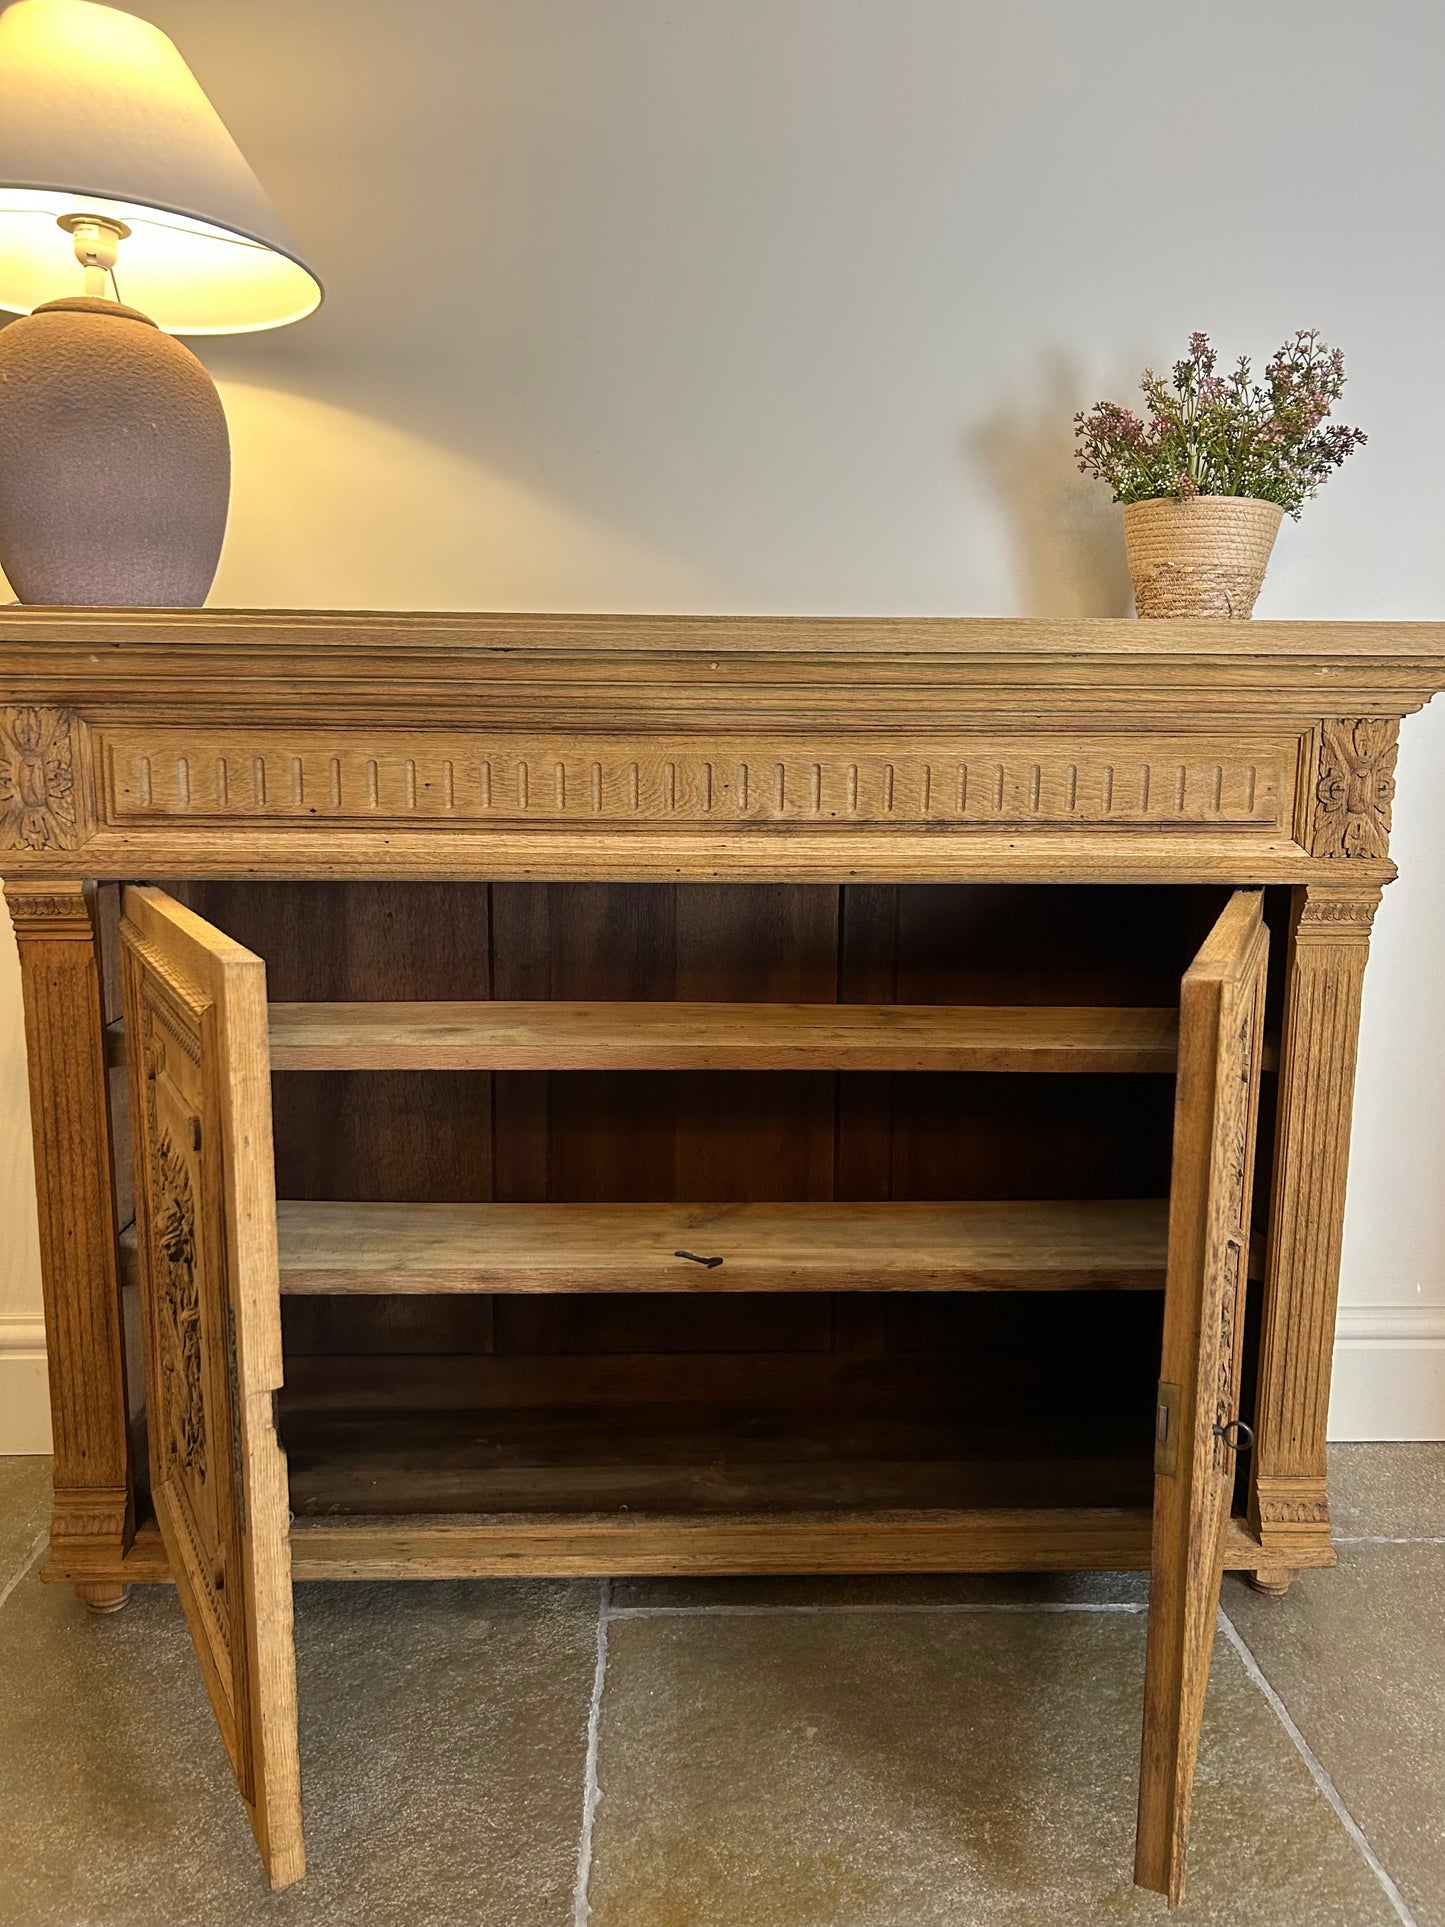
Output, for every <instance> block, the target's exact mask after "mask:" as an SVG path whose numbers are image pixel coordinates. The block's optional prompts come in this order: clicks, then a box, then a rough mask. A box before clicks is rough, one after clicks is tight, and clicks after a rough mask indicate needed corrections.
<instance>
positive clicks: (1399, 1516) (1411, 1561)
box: [0, 1446, 1445, 1927]
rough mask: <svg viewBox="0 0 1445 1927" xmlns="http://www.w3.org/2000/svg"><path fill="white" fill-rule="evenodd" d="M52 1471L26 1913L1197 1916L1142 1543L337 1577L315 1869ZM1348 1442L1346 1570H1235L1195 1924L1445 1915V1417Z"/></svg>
mask: <svg viewBox="0 0 1445 1927" xmlns="http://www.w3.org/2000/svg"><path fill="white" fill-rule="evenodd" d="M46 1475H47V1467H46V1465H45V1463H44V1462H43V1461H40V1460H33V1459H31V1460H20V1459H11V1460H0V1923H3V1927H42V1924H43V1927H202V1924H204V1927H233V1924H234V1923H252V1922H260V1923H269V1922H276V1923H285V1924H286V1927H292V1924H293V1923H294V1927H323V1924H324V1927H343V1923H344V1924H345V1927H353V1923H354V1927H362V1923H365V1927H389V1923H393V1922H396V1923H405V1924H406V1927H461V1924H462V1923H469V1924H471V1927H582V1924H583V1923H585V1922H587V1921H588V1920H590V1922H591V1927H1095V1924H1096V1923H1125V1924H1127V1923H1129V1922H1147V1921H1160V1922H1162V1921H1163V1919H1164V1918H1166V1915H1165V1909H1164V1905H1163V1902H1162V1901H1160V1900H1157V1899H1156V1898H1155V1897H1153V1896H1151V1895H1146V1894H1142V1893H1140V1892H1138V1891H1137V1890H1136V1889H1134V1888H1133V1887H1131V1885H1130V1884H1129V1865H1130V1849H1131V1833H1132V1827H1133V1807H1134V1794H1135V1772H1136V1757H1137V1745H1138V1724H1139V1697H1140V1683H1141V1677H1142V1669H1143V1642H1144V1618H1143V1611H1142V1607H1143V1591H1142V1586H1141V1583H1140V1581H1139V1580H1138V1579H1137V1578H1134V1577H1130V1576H1118V1577H1116V1576H1112V1575H1107V1574H1104V1575H1094V1576H1092V1577H1090V1578H1083V1579H1056V1580H1049V1579H1001V1580H982V1579H975V1580H941V1579H940V1580H916V1581H893V1582H884V1581H876V1580H837V1581H831V1582H823V1583H810V1584H800V1583H767V1582H761V1581H758V1582H754V1581H728V1582H720V1583H716V1584H700V1583H689V1584H682V1583H671V1584H669V1583H663V1582H651V1583H643V1582H627V1583H622V1582H619V1583H616V1584H613V1585H610V1586H603V1587H599V1586H598V1585H595V1584H581V1583H578V1584H520V1583H519V1584H509V1585H503V1584H474V1585H459V1584H458V1585H453V1584H433V1585H413V1586H410V1587H407V1586H400V1585H395V1586H388V1585H365V1586H363V1585H356V1586H343V1585H337V1586H317V1585H303V1586H300V1587H298V1589H297V1612H296V1631H297V1652H298V1667H299V1674H300V1696H301V1753H302V1769H303V1773H304V1777H305V1795H306V1806H307V1840H308V1848H309V1855H310V1872H309V1874H308V1876H307V1879H306V1881H305V1883H304V1884H303V1885H302V1886H300V1887H297V1888H293V1889H291V1890H290V1891H289V1892H286V1893H283V1894H278V1895H274V1896H273V1895H271V1894H269V1893H268V1892H267V1891H266V1889H265V1887H264V1884H263V1881H262V1878H261V1874H260V1870H259V1865H258V1863H257V1861H256V1858H255V1855H254V1851H253V1848H252V1845H251V1839H250V1834H249V1831H248V1829H247V1826H246V1822H245V1819H244V1817H243V1814H242V1810H241V1806H240V1802H239V1801H238V1799H237V1798H236V1796H235V1794H234V1792H233V1790H232V1787H231V1784H230V1779H229V1773H228V1769H227V1766H226V1763H225V1760H224V1757H223V1755H222V1751H221V1745H220V1741H219V1739H218V1737H217V1735H216V1733H215V1731H214V1729H213V1727H212V1723H211V1719H210V1714H209V1712H208V1710H207V1707H206V1703H205V1697H204V1694H203V1692H202V1689H201V1684H200V1679H199V1675H198V1673H197V1670H196V1666H195V1662H194V1660H193V1659H192V1657H191V1655H190V1652H189V1650H188V1647H187V1640H186V1635H185V1630H184V1627H183V1626H182V1623H181V1620H180V1615H179V1612H178V1610H177V1607H176V1603H175V1600H174V1597H173V1596H172V1595H171V1594H169V1592H167V1591H165V1590H163V1589H139V1590H138V1591H137V1592H136V1594H135V1595H134V1596H133V1599H132V1602H131V1604H130V1606H129V1607H128V1608H127V1609H126V1611H125V1612H123V1613H121V1614H119V1615H117V1616H115V1617H113V1618H108V1619H101V1618H96V1617H93V1616H91V1615H89V1614H87V1613H86V1612H85V1611H84V1610H83V1609H82V1608H81V1607H80V1606H79V1605H78V1603H77V1602H76V1600H75V1598H74V1596H73V1595H72V1594H71V1593H70V1592H69V1591H68V1590H64V1589H61V1588H55V1587H43V1586H41V1585H40V1583H39V1581H38V1579H37V1577H36V1573H35V1566H36V1560H37V1555H38V1552H39V1546H40V1537H41V1533H42V1529H43V1524H44V1516H45V1507H44V1496H45V1480H46ZM1334 1476H1335V1493H1336V1519H1337V1530H1338V1532H1339V1535H1340V1566H1339V1569H1338V1570H1337V1571H1336V1572H1333V1573H1307V1574H1306V1575H1305V1576H1304V1577H1303V1578H1302V1579H1300V1580H1299V1582H1298V1583H1297V1584H1296V1586H1295V1587H1294V1589H1293V1591H1292V1592H1291V1593H1290V1595H1289V1597H1288V1598H1287V1599H1285V1600H1283V1601H1279V1600H1270V1599H1266V1598H1263V1597H1261V1596H1259V1595H1258V1594H1255V1593H1252V1592H1249V1591H1247V1590H1246V1588H1245V1587H1244V1586H1243V1585H1242V1584H1241V1583H1239V1582H1237V1581H1233V1580H1231V1581H1230V1582H1229V1583H1228V1585H1227V1587H1226V1594H1225V1620H1224V1623H1223V1627H1222V1632H1223V1637H1221V1639H1220V1640H1219V1642H1218V1646H1217V1651H1216V1658H1215V1666H1214V1677H1213V1681H1212V1687H1211V1693H1210V1699H1209V1710H1208V1717H1207V1720H1206V1725H1205V1735H1204V1744H1203V1749H1202V1755H1201V1760H1200V1772H1199V1787H1198V1794H1197V1798H1196V1803H1195V1824H1194V1837H1193V1851H1192V1854H1191V1863H1190V1882H1189V1892H1188V1896H1187V1898H1186V1900H1185V1903H1184V1906H1183V1908H1182V1909H1181V1910H1180V1911H1179V1913H1178V1914H1177V1915H1176V1916H1174V1918H1175V1919H1177V1920H1178V1921H1179V1922H1180V1923H1181V1927H1185V1923H1196V1922H1197V1923H1204V1922H1212V1923H1221V1924H1223V1923H1228V1927H1239V1924H1240V1923H1251V1924H1252V1923H1256V1922H1258V1923H1265V1922H1268V1923H1269V1927H1374V1924H1375V1923H1377V1922H1378V1923H1384V1924H1386V1927H1388V1924H1389V1923H1401V1922H1403V1923H1407V1924H1408V1923H1411V1922H1414V1923H1416V1924H1417V1927H1445V1446H1345V1447H1339V1448H1337V1450H1336V1454H1335V1463H1334ZM599 1607H600V1611H599Z"/></svg>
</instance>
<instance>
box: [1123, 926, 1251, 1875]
mask: <svg viewBox="0 0 1445 1927" xmlns="http://www.w3.org/2000/svg"><path fill="white" fill-rule="evenodd" d="M1268 952H1269V933H1268V931H1267V930H1266V928H1265V926H1264V922H1263V916H1262V899H1261V896H1260V893H1259V892H1258V891H1248V890H1241V891H1237V892H1236V893H1235V895H1234V896H1233V897H1232V898H1231V899H1230V901H1229V904H1228V906H1227V907H1226V909H1225V911H1224V913H1223V915H1222V916H1221V917H1220V919H1219V921H1218V923H1216V924H1215V926H1214V929H1213V930H1212V931H1211V933H1210V935H1209V938H1208V940H1207V941H1206V943H1205V945H1204V947H1203V949H1202V950H1201V951H1200V952H1199V955H1198V956H1197V957H1196V958H1195V960H1194V963H1193V964H1192V965H1191V966H1190V969H1189V971H1188V973H1187V975H1186V976H1185V978H1184V983H1183V988H1182V992H1181V996H1180V1011H1179V1072H1178V1083H1177V1087H1176V1095H1175V1107H1174V1167H1173V1175H1172V1178H1171V1183H1170V1198H1169V1259H1168V1270H1167V1277H1166V1284H1165V1297H1164V1344H1163V1357H1162V1362H1161V1367H1160V1386H1159V1404H1158V1418H1157V1423H1156V1427H1155V1464H1154V1470H1155V1478H1154V1533H1153V1571H1152V1574H1151V1578H1150V1586H1149V1646H1148V1661H1147V1670H1146V1677H1145V1686H1144V1744H1143V1755H1142V1760H1141V1764H1140V1774H1139V1830H1138V1836H1137V1841H1136V1848H1135V1863H1134V1878H1135V1879H1136V1880H1137V1881H1138V1883H1139V1885H1140V1886H1142V1887H1151V1888H1153V1889H1155V1891H1157V1892H1159V1893H1163V1894H1167V1895H1168V1896H1169V1901H1170V1905H1171V1906H1173V1905H1177V1904H1178V1901H1179V1899H1180V1897H1181V1894H1182V1892H1183V1886H1184V1858H1185V1847H1186V1843H1187V1840H1188V1833H1189V1806H1190V1798H1191V1794H1192V1792H1193V1785H1194V1766H1195V1759H1196V1756H1197V1754H1198V1751H1199V1730H1200V1722H1201V1719H1202V1716H1203V1711H1204V1692H1205V1687H1206V1685H1207V1682H1208V1678H1209V1660H1210V1655H1211V1653H1212V1651H1213V1648H1214V1625H1215V1619H1216V1617H1217V1614H1218V1609H1219V1584H1220V1577H1221V1573H1222V1568H1223V1552H1224V1534H1225V1531H1226V1528H1227V1526H1228V1523H1229V1513H1230V1505H1231V1498H1232V1494H1233V1489H1234V1471H1235V1449H1236V1446H1237V1444H1238V1443H1239V1440H1240V1434H1239V1433H1238V1431H1237V1430H1235V1429H1234V1424H1233V1422H1234V1420H1235V1419H1236V1417H1237V1414H1238V1409H1239V1407H1238V1400H1239V1371H1240V1352H1241V1345H1240V1339H1241V1335H1242V1330H1243V1324H1244V1294H1245V1285H1246V1279H1247V1276H1248V1270H1249V1266H1248V1254H1249V1231H1250V1191H1251V1180H1252V1172H1253V1162H1254V1140H1255V1125H1256V1120H1257V1116H1258V1109H1259V1071H1260V1053H1261V1042H1262V1037H1263V1028H1264V991H1265V966H1266V962H1267V959H1268Z"/></svg>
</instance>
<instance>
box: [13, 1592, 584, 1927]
mask: <svg viewBox="0 0 1445 1927" xmlns="http://www.w3.org/2000/svg"><path fill="white" fill-rule="evenodd" d="M597 1599H598V1592H597V1588H596V1587H595V1586H593V1585H586V1584H578V1585H569V1584H530V1585H523V1584H518V1585H492V1584H472V1585H467V1584H460V1583H457V1584H450V1583H434V1584H430V1585H390V1586H385V1585H339V1584H333V1585H327V1586H322V1585H303V1586H299V1587H298V1588H297V1601H296V1630H297V1649H298V1650H297V1664H298V1673H299V1689H300V1704H301V1766H302V1781H303V1796H304V1799H305V1804H306V1833H307V1846H308V1855H309V1864H310V1871H309V1873H308V1875H307V1878H306V1880H305V1883H304V1884H303V1885H302V1886H300V1887H298V1888H293V1889H291V1890H288V1891H287V1892H285V1893H282V1894H279V1895H275V1896H272V1895H271V1894H270V1893H269V1892H268V1890H267V1888H266V1885H265V1879H264V1875H263V1873H262V1870H261V1866H260V1862H259V1859H258V1858H257V1856H256V1852H255V1848H254V1845H253V1843H252V1840H251V1835H250V1829H249V1827H248V1825H247V1822H246V1818H245V1814H244V1811H243V1809H242V1806H241V1802H240V1800H239V1798H238V1796H237V1795H236V1793H235V1791H234V1788H233V1785H232V1782H231V1777H230V1770H229V1767H228V1765H227V1763H226V1760H225V1757H224V1754H223V1752H222V1748H221V1742H220V1739H219V1736H218V1735H217V1732H216V1730H215V1727H214V1724H213V1722H212V1720H211V1715H210V1710H209V1707H208V1706H207V1703H206V1699H205V1694H204V1691H203V1688H202V1685H201V1680H200V1674H199V1671H198V1669H197V1665H196V1661H195V1659H194V1657H193V1656H192V1654H191V1652H190V1650H189V1642H188V1639H187V1636H186V1632H185V1628H184V1625H183V1623H182V1620H181V1616H180V1612H179V1608H178V1606H177V1603H176V1600H175V1597H174V1595H173V1594H172V1593H171V1592H169V1590H168V1589H162V1588H159V1587H156V1588H149V1587H146V1588H138V1589H137V1590H136V1592H135V1594H134V1595H133V1596H132V1600H131V1603H130V1605H129V1606H128V1607H127V1609H126V1610H125V1611H124V1612H123V1613H120V1614H117V1615H115V1616H114V1617H112V1618H108V1619H97V1618H94V1617H92V1616H91V1615H89V1614H87V1613H86V1612H85V1611H84V1609H83V1608H82V1607H81V1606H80V1605H79V1604H78V1602H77V1601H76V1600H75V1598H74V1596H73V1595H72V1594H71V1593H70V1592H69V1591H68V1590H66V1589H61V1588H57V1587H42V1586H41V1585H40V1584H39V1582H38V1580H37V1579H35V1578H34V1576H33V1575H32V1576H30V1577H28V1578H26V1579H25V1580H23V1581H22V1582H21V1584H20V1586H19V1587H18V1588H17V1589H16V1591H15V1593H14V1594H13V1595H12V1596H11V1598H10V1600H9V1602H8V1603H7V1605H6V1606H5V1608H4V1610H3V1611H0V1920H3V1921H4V1923H5V1927H199V1923H205V1927H241V1924H242V1923H246V1924H247V1927H249V1923H253V1922H254V1923H262V1922H270V1921H273V1920H276V1921H284V1922H285V1923H286V1927H363V1923H364V1927H391V1924H392V1923H404V1924H405V1927H463V1923H465V1924H466V1927H563V1923H570V1922H571V1919H572V1889H573V1885H574V1882H575V1879H576V1855H577V1837H578V1830H579V1825H580V1820H581V1811H582V1790H583V1765H584V1758H585V1749H586V1730H587V1718H588V1710H589V1704H590V1699H591V1691H592V1684H593V1675H594V1669H595V1657H596V1615H597Z"/></svg>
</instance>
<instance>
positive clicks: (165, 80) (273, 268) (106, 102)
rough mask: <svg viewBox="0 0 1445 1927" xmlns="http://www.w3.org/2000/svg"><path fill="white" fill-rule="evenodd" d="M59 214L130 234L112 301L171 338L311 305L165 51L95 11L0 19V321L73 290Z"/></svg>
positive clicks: (266, 208)
mask: <svg viewBox="0 0 1445 1927" xmlns="http://www.w3.org/2000/svg"><path fill="white" fill-rule="evenodd" d="M67 214H99V215H102V216H107V217H109V218H110V219H112V220H118V221H122V222H124V223H125V225H126V226H127V227H129V228H130V230H131V233H130V236H129V238H128V239H126V240H125V241H124V242H123V244H122V248H121V253H120V258H119V261H118V264H117V268H116V275H117V280H116V293H117V295H118V296H119V298H120V299H121V300H122V301H124V302H126V303H127V304H128V305H129V306H131V307H134V308H138V309H141V310H142V311H143V312H144V313H145V314H147V315H149V316H150V317H151V318H152V319H153V320H154V321H155V323H156V325H157V326H158V327H160V328H164V329H166V330H167V331H168V332H169V333H171V334H197V335H209V334H245V333H249V332H251V331H252V330H255V329H259V328H276V327H280V326H281V325H283V324H284V323H285V322H288V321H299V320H300V319H301V317H302V316H303V315H307V314H310V313H311V311H312V309H313V308H315V307H316V306H317V305H318V304H319V303H320V300H321V285H320V283H319V282H318V281H317V279H316V277H315V275H313V274H312V272H311V270H310V269H309V268H308V267H307V266H306V264H305V263H304V262H303V261H302V260H301V258H300V256H299V255H298V253H297V252H296V248H295V245H294V243H293V242H292V241H291V239H290V237H289V236H288V235H287V233H286V231H285V229H284V228H283V227H282V225H281V223H280V221H279V220H278V219H277V216H276V211H275V209H274V208H273V207H272V206H271V203H270V201H269V200H268V199H267V197H266V194H265V192H264V190H263V189H262V187H261V184H260V182H259V181H258V180H257V179H256V176H255V175H254V174H253V173H252V172H251V169H250V168H249V167H248V166H247V164H246V161H245V159H244V158H243V156H242V154H241V151H240V149H239V148H238V147H237V146H236V143H235V142H234V141H233V140H232V139H231V136H230V135H229V134H228V133H227V132H226V129H225V127H224V125H223V124H222V122H221V118H220V116H219V115H218V114H217V113H216V110H215V109H214V107H212V105H211V103H210V101H209V100H207V98H206V96H205V94H204V93H203V92H202V91H201V88H200V86H199V84H198V83H197V81H196V79H195V77H194V75H193V74H192V73H191V71H190V69H189V68H188V67H187V65H186V63H185V61H184V60H182V58H181V56H180V54H179V53H178V52H177V51H176V48H175V46H174V45H173V44H172V42H171V41H170V40H169V39H167V37H166V35H165V34H163V33H162V32H161V31H160V29H159V28H158V27H153V26H152V25H151V24H150V23H149V22H148V21H145V20H138V19H136V18H135V16H134V15H133V14H128V13H121V12H119V11H118V10H117V9H116V8H114V7H103V6H97V5H95V4H93V0H16V3H15V4H14V5H13V6H10V7H7V8H6V9H5V11H4V13H0V308H8V309H10V310H12V311H14V312H17V313H22V314H26V313H29V312H30V310H31V309H33V308H35V307H37V306H39V305H40V304H41V303H42V302H45V301H50V300H53V299H55V298H56V297H57V296H65V295H71V294H78V293H79V292H80V279H79V277H80V270H79V267H78V264H77V262H76V259H75V254H74V250H73V246H72V241H71V236H70V234H69V233H67V232H66V231H65V230H64V229H62V228H60V227H58V226H57V225H56V222H57V219H58V218H59V217H60V216H62V215H67Z"/></svg>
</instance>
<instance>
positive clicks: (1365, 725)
mask: <svg viewBox="0 0 1445 1927" xmlns="http://www.w3.org/2000/svg"><path fill="white" fill-rule="evenodd" d="M1398 753H1399V725H1398V724H1397V723H1395V722H1394V721H1393V720H1390V719H1388V718H1387V719H1383V720H1376V719H1371V718H1363V719H1358V720H1354V721H1352V720H1350V719H1349V718H1348V717H1345V718H1342V719H1341V720H1339V721H1338V722H1324V723H1321V725H1320V757H1319V775H1318V779H1317V781H1316V783H1315V811H1314V824H1313V835H1312V837H1311V842H1310V848H1311V850H1312V852H1313V854H1314V855H1315V856H1336V857H1377V858H1384V857H1388V856H1389V854H1390V805H1391V803H1392V802H1393V801H1394V796H1395V759H1396V757H1397V755H1398Z"/></svg>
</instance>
